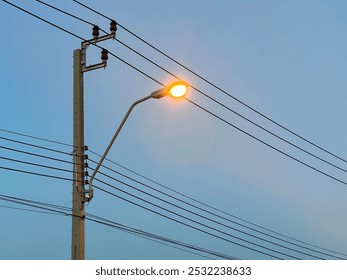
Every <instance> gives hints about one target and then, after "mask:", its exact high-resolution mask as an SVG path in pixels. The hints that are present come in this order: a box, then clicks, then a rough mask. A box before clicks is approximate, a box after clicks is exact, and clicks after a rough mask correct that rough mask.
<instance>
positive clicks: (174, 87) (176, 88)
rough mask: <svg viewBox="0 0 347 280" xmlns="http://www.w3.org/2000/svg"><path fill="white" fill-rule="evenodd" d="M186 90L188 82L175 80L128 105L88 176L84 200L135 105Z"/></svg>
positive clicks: (86, 199)
mask: <svg viewBox="0 0 347 280" xmlns="http://www.w3.org/2000/svg"><path fill="white" fill-rule="evenodd" d="M187 91H188V84H186V83H183V82H177V83H174V84H171V85H170V86H167V87H164V88H162V89H159V90H156V91H153V92H152V93H151V94H150V95H148V96H146V97H144V98H141V99H139V100H137V101H135V102H134V103H133V104H132V105H131V106H130V108H129V109H128V112H127V113H126V115H125V116H124V118H123V120H122V122H121V123H120V125H119V127H118V129H117V130H116V132H115V134H114V135H113V138H112V139H111V142H110V144H109V145H108V147H107V148H106V150H105V152H104V154H103V155H102V157H101V159H100V161H99V163H98V165H97V166H96V167H95V169H94V172H93V174H92V176H91V177H90V180H89V190H86V191H85V201H90V200H91V199H92V198H93V179H94V178H95V175H96V173H97V172H98V171H99V168H100V166H101V165H102V163H103V161H104V160H105V158H106V155H107V154H108V152H109V151H110V149H111V147H112V145H113V143H114V141H115V140H116V138H117V136H118V134H119V132H120V131H121V129H122V127H123V126H124V124H125V122H126V120H127V119H128V117H129V115H130V113H131V111H132V110H133V109H134V107H135V106H136V105H138V104H140V103H142V102H143V101H146V100H148V99H151V98H155V99H159V98H162V97H164V96H167V95H171V96H173V97H176V98H179V97H182V96H184V95H185V94H186V93H187Z"/></svg>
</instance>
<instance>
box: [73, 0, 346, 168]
mask: <svg viewBox="0 0 347 280" xmlns="http://www.w3.org/2000/svg"><path fill="white" fill-rule="evenodd" d="M72 1H73V2H75V3H77V4H79V5H81V6H83V7H85V8H86V9H88V10H90V11H92V12H94V13H96V14H98V15H100V16H101V17H104V18H106V19H108V20H112V19H111V18H110V17H108V16H106V15H104V14H102V13H100V12H98V11H96V10H95V9H92V8H91V7H89V6H87V5H85V4H83V3H81V2H79V1H76V0H72ZM117 25H118V26H119V27H121V28H122V29H123V30H125V31H126V32H128V33H129V34H131V35H132V36H134V37H135V38H137V39H138V40H140V41H141V42H143V43H144V44H146V45H147V46H149V47H150V48H152V49H154V50H155V51H157V52H158V53H160V54H161V55H163V56H164V57H166V58H168V59H169V60H171V61H172V62H174V63H176V64H177V65H179V66H180V67H182V68H183V69H185V70H187V71H188V72H190V73H191V74H193V75H194V76H196V77H198V78H199V79H201V80H202V81H204V82H206V83H207V84H209V85H210V86H212V87H214V88H215V89H217V90H218V91H220V92H222V93H223V94H225V95H226V96H228V97H230V98H232V99H233V100H235V101H236V102H238V103H239V104H241V105H243V106H245V107H246V108H248V109H249V110H251V111H253V112H254V113H256V114H258V115H259V116H261V117H263V118H264V119H266V120H268V121H270V122H271V123H273V124H275V125H277V126H278V127H280V128H282V129H284V130H285V131H287V132H289V133H290V134H292V135H294V136H296V137H298V138H299V139H301V140H303V141H305V142H306V143H309V144H310V145H312V146H314V147H316V148H318V149H319V150H321V151H324V152H325V153H327V154H329V155H331V156H333V157H335V158H337V159H339V160H341V161H343V162H345V163H347V160H346V159H344V158H342V157H340V156H338V155H336V154H334V153H332V152H330V151H329V150H327V149H325V148H323V147H321V146H319V145H317V144H315V143H314V142H313V141H310V140H308V139H307V138H305V137H303V136H301V135H299V134H298V133H296V132H294V131H293V130H291V129H289V128H287V127H285V126H284V125H282V124H280V123H279V122H277V121H275V120H273V119H272V118H270V117H268V116H267V115H265V114H264V113H261V112H260V111H258V110H256V109H255V108H253V107H251V106H250V105H248V104H246V103H245V102H243V101H242V100H240V99H238V98H236V97H235V96H233V95H232V94H230V93H228V92H227V91H226V90H224V89H222V88H221V87H219V86H217V85H216V84H215V83H212V82H210V81H209V80H207V79H206V78H204V77H203V76H202V75H200V74H198V73H197V72H195V71H193V70H191V69H190V68H188V67H187V66H185V65H184V64H182V63H181V62H179V61H178V60H176V59H174V58H173V57H172V56H170V55H168V54H166V53H165V52H163V51H161V50H160V49H159V48H157V47H155V46H154V45H153V44H150V43H149V42H148V41H146V40H144V39H143V38H141V37H140V36H139V35H137V34H135V33H134V32H132V31H131V30H129V29H128V28H126V27H125V26H124V25H122V24H120V23H119V22H117Z"/></svg>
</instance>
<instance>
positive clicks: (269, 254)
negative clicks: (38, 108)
mask: <svg viewBox="0 0 347 280" xmlns="http://www.w3.org/2000/svg"><path fill="white" fill-rule="evenodd" d="M95 181H98V182H100V183H102V184H105V185H107V186H110V187H114V186H112V185H110V184H108V183H106V182H103V181H102V180H99V179H97V178H95ZM93 187H94V189H98V190H100V191H102V192H104V193H106V194H109V195H111V196H114V197H117V198H119V199H121V200H123V201H126V202H128V203H130V204H133V205H135V206H138V207H140V208H142V209H144V210H147V211H149V212H152V213H155V214H157V215H159V216H161V217H164V218H166V219H169V220H171V221H174V222H176V223H179V224H181V225H184V226H187V227H189V228H192V229H195V230H197V231H199V232H202V233H205V234H207V235H210V236H213V237H215V238H217V239H220V240H223V241H226V242H228V243H231V244H234V245H238V246H241V247H243V248H245V249H249V250H251V251H254V252H257V253H260V254H263V255H267V256H269V257H272V258H274V259H281V258H280V257H278V256H276V255H273V254H271V253H267V252H264V251H261V250H258V249H255V248H252V247H249V246H247V245H244V244H241V243H238V242H235V241H232V240H230V239H227V238H225V237H222V236H219V235H217V234H214V233H211V232H209V231H207V230H204V229H201V228H198V227H196V226H193V225H191V224H188V223H185V222H182V221H180V220H178V219H175V218H172V217H170V216H167V215H165V214H163V213H160V212H158V211H155V210H153V209H151V208H148V207H146V206H143V205H141V204H139V203H136V202H134V201H132V200H130V199H127V198H124V197H121V196H119V195H117V194H115V193H112V192H110V191H107V190H105V189H104V188H101V187H98V186H96V185H93ZM139 199H140V200H143V199H141V198H139ZM154 206H156V205H154ZM260 246H261V245H260ZM265 248H266V247H265ZM266 249H267V250H269V251H274V252H276V250H273V249H271V248H270V249H268V248H266ZM277 253H279V254H282V253H281V252H277ZM288 256H289V257H290V258H293V259H297V258H296V257H293V256H290V255H288Z"/></svg>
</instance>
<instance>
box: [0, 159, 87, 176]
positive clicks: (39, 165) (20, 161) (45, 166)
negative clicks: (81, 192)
mask: <svg viewBox="0 0 347 280" xmlns="http://www.w3.org/2000/svg"><path fill="white" fill-rule="evenodd" d="M0 159H3V160H7V161H12V162H17V163H22V164H26V165H31V166H37V167H42V168H47V169H52V170H57V171H64V172H69V173H74V174H80V173H79V172H76V171H72V170H70V169H64V168H59V167H54V166H49V165H44V164H39V163H34V162H29V161H24V160H19V159H14V158H8V157H2V156H0ZM83 174H84V173H83Z"/></svg>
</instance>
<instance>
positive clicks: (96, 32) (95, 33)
mask: <svg viewBox="0 0 347 280" xmlns="http://www.w3.org/2000/svg"><path fill="white" fill-rule="evenodd" d="M99 30H100V28H99V26H97V25H94V26H93V33H92V35H93V38H94V39H96V38H98V37H99V35H100V32H99Z"/></svg>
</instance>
